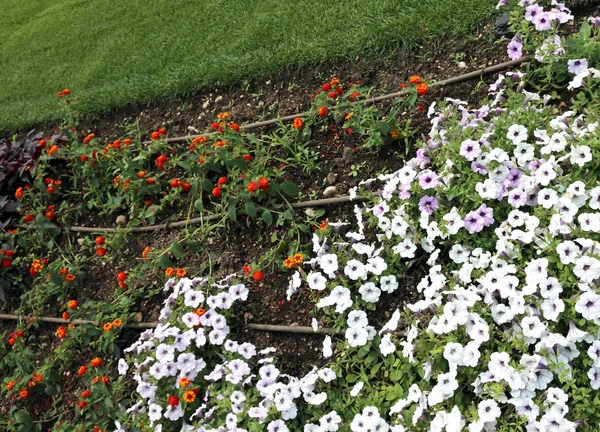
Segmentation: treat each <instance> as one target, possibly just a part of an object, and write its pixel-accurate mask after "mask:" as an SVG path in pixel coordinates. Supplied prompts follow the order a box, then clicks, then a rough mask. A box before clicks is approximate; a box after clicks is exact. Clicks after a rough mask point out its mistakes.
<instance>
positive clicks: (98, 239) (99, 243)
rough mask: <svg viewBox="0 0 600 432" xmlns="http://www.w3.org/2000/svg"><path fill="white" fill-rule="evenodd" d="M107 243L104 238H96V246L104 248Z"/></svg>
mask: <svg viewBox="0 0 600 432" xmlns="http://www.w3.org/2000/svg"><path fill="white" fill-rule="evenodd" d="M105 241H106V239H105V238H104V236H98V237H96V246H102V245H103V244H104V242H105Z"/></svg>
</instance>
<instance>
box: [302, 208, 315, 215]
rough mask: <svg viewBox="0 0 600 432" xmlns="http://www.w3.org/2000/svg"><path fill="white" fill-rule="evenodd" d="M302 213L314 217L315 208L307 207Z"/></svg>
mask: <svg viewBox="0 0 600 432" xmlns="http://www.w3.org/2000/svg"><path fill="white" fill-rule="evenodd" d="M304 214H305V215H306V216H308V217H315V209H313V208H311V207H309V208H307V209H306V210H304Z"/></svg>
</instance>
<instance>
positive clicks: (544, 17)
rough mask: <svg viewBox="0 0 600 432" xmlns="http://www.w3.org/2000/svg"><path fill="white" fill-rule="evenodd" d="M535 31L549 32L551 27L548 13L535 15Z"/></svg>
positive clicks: (550, 17)
mask: <svg viewBox="0 0 600 432" xmlns="http://www.w3.org/2000/svg"><path fill="white" fill-rule="evenodd" d="M533 23H534V24H535V29H536V30H537V31H544V30H550V28H551V27H552V16H551V14H549V13H548V12H542V13H539V14H537V15H536V17H535V19H534V20H533Z"/></svg>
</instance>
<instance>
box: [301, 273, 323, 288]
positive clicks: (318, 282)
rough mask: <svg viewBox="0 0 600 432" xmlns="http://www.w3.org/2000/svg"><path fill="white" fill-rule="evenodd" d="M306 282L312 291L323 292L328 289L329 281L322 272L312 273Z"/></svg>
mask: <svg viewBox="0 0 600 432" xmlns="http://www.w3.org/2000/svg"><path fill="white" fill-rule="evenodd" d="M306 282H307V283H308V286H309V288H310V289H313V290H317V291H323V290H324V289H325V288H327V279H326V278H325V276H323V274H322V273H321V272H310V273H309V274H308V276H306Z"/></svg>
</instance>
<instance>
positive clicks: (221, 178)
mask: <svg viewBox="0 0 600 432" xmlns="http://www.w3.org/2000/svg"><path fill="white" fill-rule="evenodd" d="M217 183H218V184H219V185H220V186H222V185H224V184H226V183H227V177H220V178H219V180H218V181H217Z"/></svg>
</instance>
